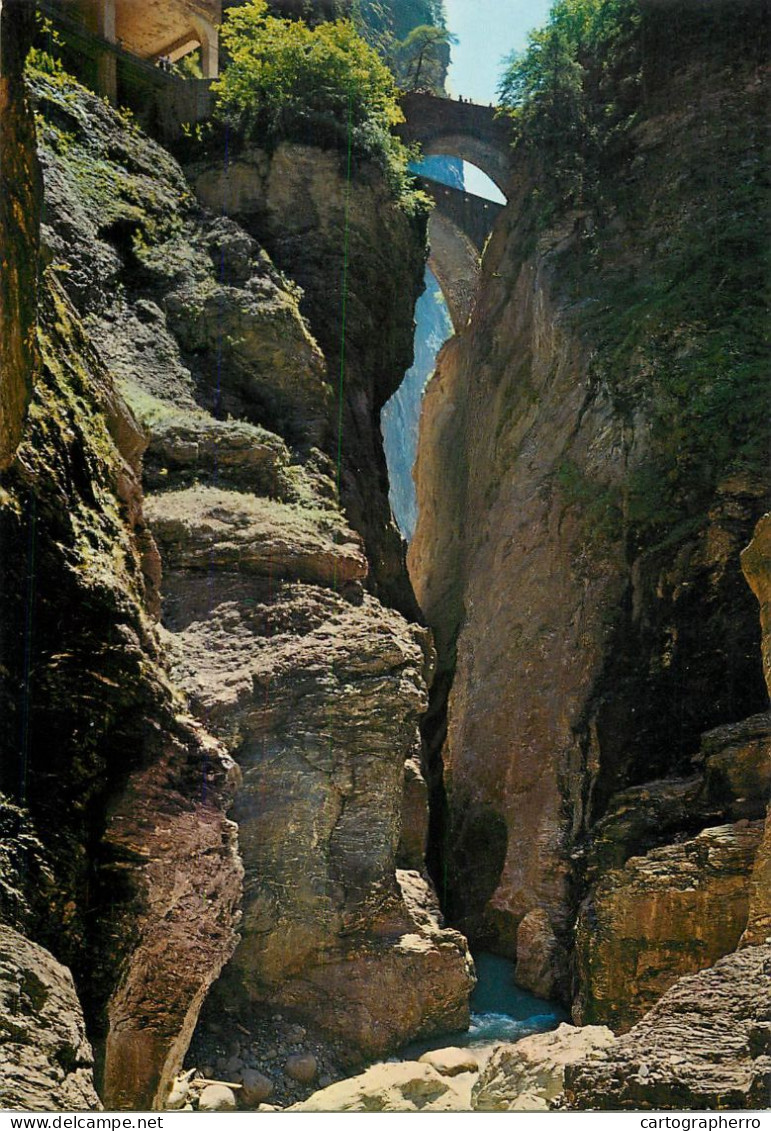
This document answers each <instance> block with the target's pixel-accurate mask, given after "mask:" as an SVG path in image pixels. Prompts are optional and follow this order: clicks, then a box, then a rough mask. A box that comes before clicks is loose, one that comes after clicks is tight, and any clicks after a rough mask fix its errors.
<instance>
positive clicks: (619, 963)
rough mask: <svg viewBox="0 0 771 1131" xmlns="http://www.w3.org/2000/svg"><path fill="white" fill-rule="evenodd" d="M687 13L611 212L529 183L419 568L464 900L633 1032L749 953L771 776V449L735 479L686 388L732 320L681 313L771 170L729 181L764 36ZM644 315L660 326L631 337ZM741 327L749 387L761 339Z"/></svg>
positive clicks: (443, 428) (412, 560)
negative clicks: (754, 41)
mask: <svg viewBox="0 0 771 1131" xmlns="http://www.w3.org/2000/svg"><path fill="white" fill-rule="evenodd" d="M756 17H757V14H756V16H755V17H753V18H756ZM681 22H682V24H683V28H682V34H683V40H682V42H681V43H680V44H679V45H678V47H677V49H675V48H673V47H670V48H667V45H666V43H665V42H664V40H662V42H661V43H659V44H657V49H656V51H653V48H652V47H651V52H652V53H651V58H654V57H655V59H656V65H655V67H654V68H652V71H653V70H655V74H653V73H650V74H648V75H647V76H646V74H645V73H644V74H643V80H642V85H643V89H644V92H645V95H644V102H643V107H642V110H641V112H640V113H639V114H638V116H637V118H636V120H635V123H634V125H633V126H632V127H631V131H630V136H629V138H628V139H627V141H626V145H625V147H622V149H621V151H620V153H619V155H618V158H617V164H616V165H615V166H614V167H612V168H606V169H605V170H604V174H603V175H604V177H605V180H604V181H603V182H602V185H603V189H602V196H601V199H600V201H598V202H595V203H594V204H591V203H589V204H587V206H586V208H585V209H584V210H583V211H576V212H572V213H570V214H568V215H565V216H564V217H562V218H561V219H560V220H559V221H558V222H556V223H555V222H554V220H551V222H549V221H547V220H545V219H544V217H543V210H542V200H543V195H544V193H543V192H542V193H541V195H540V199H539V196H538V194H536V195H535V196H534V195H532V190H533V187H534V186H536V187H538V186H539V181H538V177H539V176H541V177H543V176H544V175H545V174H544V171H543V170H539V169H538V168H537V166H535V167H534V166H530V167H528V166H527V163H524V164H522V165H520V167H519V169H518V170H517V172H516V175H515V177H514V180H513V183H512V185H511V190H510V193H509V201H510V202H509V206H508V208H507V209H506V210H505V212H504V213H503V215H502V217H501V218H500V219H499V221H498V223H497V225H496V228H495V230H494V233H493V236H492V239H491V242H490V244H489V245H488V248H487V251H486V253H485V257H484V260H483V270H482V281H481V287H480V293H479V296H478V299H477V305H476V312H475V317H474V319H473V320H472V323H471V325H470V326H469V327H468V329H467V330H466V331H465V332H464V333H462V334H460V335H459V336H457V337H455V338H453V339H452V340H451V341H450V342H449V343H448V344H447V345H446V346H445V348H444V351H443V353H442V354H441V355H440V360H439V366H438V372H437V374H436V376H435V377H434V378H433V380H432V382H431V383H430V385H429V387H428V390H427V393H426V398H425V402H424V410H423V417H422V421H421V438H420V446H419V454H418V464H417V468H416V481H417V489H418V500H419V520H418V526H417V531H416V536H415V539H414V541H413V543H412V545H411V547H410V552H409V567H410V575H411V578H412V580H413V584H414V586H415V591H416V596H417V598H418V602H419V604H420V606H421V608H422V610H423V611H424V614H425V616H426V619H427V621H428V624H429V625H430V626H431V628H432V629H433V631H434V633H435V638H436V642H437V648H438V654H439V659H438V672H439V675H438V679H437V683H436V684H435V689H436V690H435V693H434V704H433V708H432V713H431V716H430V730H429V732H428V733H427V738H428V740H429V743H430V744H432V745H433V749H434V762H433V766H434V771H433V773H434V780H435V790H436V796H437V800H438V801H439V803H440V804H439V805H438V806H437V826H436V830H435V833H436V849H435V852H436V857H435V874H437V875H444V876H445V877H446V880H445V890H443V891H441V892H440V894H441V895H442V896H443V900H444V906H445V908H446V910H447V911H448V914H449V916H450V919H451V921H453V922H454V923H457V924H458V925H459V926H460V927H461V929H463V930H464V931H466V933H468V934H469V936H470V937H471V938H472V940H476V941H477V942H478V943H482V942H484V943H485V944H486V945H489V946H491V947H492V948H493V949H496V950H498V951H499V952H501V953H504V954H508V955H510V956H512V957H516V959H517V962H518V967H517V970H518V975H517V976H518V980H519V982H520V984H522V985H524V986H525V987H526V988H529V989H532V990H534V991H536V992H539V993H541V994H543V995H544V996H550V995H555V994H556V995H558V996H561V997H563V998H564V999H566V1000H571V999H572V1000H574V1001H575V1002H576V1007H575V1008H576V1015H577V1017H578V1018H579V1019H580V1020H581V1021H597V1022H605V1021H607V1022H609V1023H611V1024H613V1025H614V1026H616V1027H621V1028H626V1027H628V1026H629V1025H630V1024H632V1023H633V1021H634V1020H636V1019H637V1018H639V1017H641V1016H642V1014H643V1013H645V1012H646V1011H647V1010H648V1009H649V1008H650V1006H651V1005H652V1004H653V1003H654V1002H655V1001H656V1000H657V999H658V997H660V995H661V994H662V993H663V992H664V990H665V989H666V988H667V987H668V986H671V985H672V984H673V983H674V982H676V981H677V979H678V977H680V976H681V975H682V974H685V973H687V972H689V971H691V970H698V969H702V968H704V967H706V966H710V965H711V964H712V963H713V962H714V961H715V960H716V959H717V958H719V957H720V956H721V955H723V954H726V953H728V952H729V951H731V950H733V949H734V948H735V947H736V945H737V944H738V942H739V940H740V938H741V936H742V934H743V932H744V931H745V929H746V927H747V918H748V905H749V899H750V885H751V880H750V877H751V874H752V870H753V863H754V860H755V857H756V854H757V850H758V845H759V843H760V842H761V837H762V829H763V826H762V821H763V818H764V816H765V808H766V803H767V799H768V789H769V778H768V765H769V759H768V753H769V720H768V716H767V715H765V714H763V713H762V712H764V711H765V710H766V709H767V703H768V700H767V692H766V688H765V686H764V683H763V678H762V666H761V662H760V633H759V626H758V618H757V606H756V604H755V602H754V599H753V597H752V593H751V592H750V590H749V588H748V586H747V584H746V582H745V580H744V578H743V577H742V572H741V567H740V552H741V551H742V550H743V549H744V547H745V546H746V545H747V543H748V542H749V540H750V537H751V535H752V532H753V528H754V525H755V523H756V521H757V520H758V518H759V517H760V516H761V515H762V514H763V512H764V511H765V510H766V509H767V507H768V485H767V482H766V477H765V476H764V474H763V472H762V467H763V461H762V460H758V459H755V462H754V463H753V461H752V457H751V456H748V457H747V458H746V459H745V460H744V461H742V460H741V459H738V460H734V463H733V465H731V461H730V459H725V458H724V459H723V463H722V465H721V463H720V458H721V457H720V446H719V445H718V444H717V442H716V441H715V440H714V439H713V438H712V437H713V434H714V435H717V434H719V431H720V427H721V424H717V425H716V423H715V421H716V420H720V421H721V422H722V426H723V428H724V430H725V429H727V428H728V427H729V424H728V421H727V417H726V415H725V413H722V412H721V413H717V414H715V411H714V409H710V408H709V401H708V398H707V397H705V398H704V401H705V404H704V405H703V406H702V407H701V408H700V411H699V412H698V413H696V414H695V415H694V416H692V417H690V418H689V420H688V424H687V426H686V425H685V424H683V423H682V421H683V415H682V413H683V409H682V407H681V406H682V403H683V400H684V399H687V396H688V395H690V394H688V393H686V392H684V390H687V389H688V388H689V386H688V384H687V381H688V380H691V378H686V377H683V378H682V381H683V382H684V383H683V384H681V385H677V386H676V384H675V374H677V375H678V376H677V380H680V377H679V374H680V372H681V371H682V369H684V368H686V366H685V364H684V363H683V359H684V358H690V357H691V356H696V357H699V356H701V355H700V351H704V350H705V342H711V339H710V337H709V335H710V334H712V333H713V332H715V333H716V334H717V333H720V332H727V331H725V326H724V325H723V324H720V325H718V326H714V325H711V324H709V323H708V322H707V323H701V324H700V323H699V322H698V315H696V314H694V313H693V309H695V307H696V305H697V304H696V302H695V300H694V307H693V308H692V309H691V310H690V312H689V314H688V319H691V321H688V320H687V319H686V318H685V316H684V315H683V316H681V318H680V321H679V322H678V321H677V319H675V320H674V321H673V323H671V324H667V323H666V320H665V319H664V318H662V315H661V311H662V309H665V308H666V303H667V302H669V303H670V304H672V309H675V310H678V311H679V310H680V306H679V305H678V304H679V303H681V302H684V300H683V299H682V296H681V295H680V293H679V292H678V291H677V287H678V286H679V285H685V284H683V283H682V280H686V281H687V286H688V287H690V286H691V285H692V280H694V279H695V280H700V278H701V276H700V274H699V272H701V271H705V270H706V268H705V267H704V262H705V261H704V259H702V260H701V261H700V263H699V264H698V265H697V264H695V263H694V261H693V259H692V258H691V259H688V258H687V257H686V259H683V258H682V254H683V253H682V248H683V247H693V246H694V243H695V241H697V240H698V238H699V237H698V231H697V229H694V230H693V231H691V229H690V227H689V225H690V224H692V223H695V218H696V217H698V218H699V223H700V224H701V218H702V212H701V209H702V208H703V207H706V206H707V202H708V207H709V208H710V210H711V211H712V212H713V213H714V217H715V218H716V219H713V220H712V221H710V222H711V223H712V222H714V223H715V224H716V225H718V226H721V225H722V229H721V230H722V231H724V232H725V233H728V232H731V233H732V234H731V236H730V237H728V236H727V238H733V233H734V228H733V227H732V226H731V223H730V221H731V219H732V220H733V222H734V223H735V224H737V225H738V226H739V227H741V225H743V224H744V223H750V224H751V223H753V221H752V220H750V219H749V218H750V217H752V216H753V215H754V217H755V220H754V222H755V223H758V222H759V213H758V212H757V211H755V212H753V209H757V207H758V199H759V198H758V197H757V196H753V195H752V194H753V192H755V188H754V187H753V186H755V187H756V186H757V181H756V180H754V174H753V173H752V172H750V173H748V174H746V175H742V177H739V176H738V174H737V175H732V172H731V170H732V169H738V168H740V167H742V168H744V169H745V170H757V168H758V159H759V158H758V148H757V146H758V137H759V134H758V132H757V128H758V123H759V117H758V114H759V112H760V103H759V101H758V95H759V92H760V83H761V70H759V64H758V59H757V58H756V57H753V54H752V51H751V50H748V48H747V43H746V42H745V43H742V44H739V43H738V42H737V41H736V40H735V39H733V40H731V38H730V37H726V41H725V42H723V43H721V46H720V48H717V49H714V54H713V48H714V42H713V46H712V47H708V46H707V44H706V42H705V40H704V39H700V38H699V36H700V35H703V29H702V30H700V29H699V28H698V27H697V28H696V30H695V31H693V29H690V28H689V25H688V16H687V15H685V14H684V15H683V20H682V21H681ZM654 30H656V29H655V28H654ZM691 32H693V38H692V39H691V40H690V41H689V38H688V37H689V35H691ZM657 34H659V32H657ZM683 44H687V48H688V49H687V50H683ZM648 46H649V47H650V46H651V45H650V44H648ZM665 60H666V62H665ZM646 78H647V80H648V81H647V83H646ZM716 135H719V136H720V138H729V139H730V141H729V143H728V144H727V146H726V147H725V148H724V149H721V151H720V152H721V158H720V159H719V160H718V161H717V165H716V163H715V157H714V145H715V136H716ZM674 138H677V142H676V143H675V142H674V141H673V140H672V139H674ZM729 153H730V156H729ZM740 162H744V164H743V166H742V165H740V164H739V163H740ZM707 167H710V168H712V169H713V173H712V178H713V180H712V184H713V188H712V189H711V191H710V193H708V194H707V195H706V197H705V194H704V188H703V183H702V180H701V175H700V172H699V171H700V170H701V169H703V168H707ZM747 178H749V180H748V179H747ZM748 186H749V187H748ZM540 187H541V188H542V187H543V181H542V182H540ZM695 201H699V202H700V203H699V205H698V206H696V205H695V203H694V202H695ZM739 201H741V203H737V202H739ZM732 208H733V209H734V211H732ZM737 217H738V219H737ZM699 230H701V231H704V228H703V227H702V228H700V229H699ZM710 230H711V229H710ZM737 238H739V239H746V237H744V236H743V237H738V236H737ZM734 255H735V256H736V263H737V264H738V267H737V268H736V270H737V271H738V277H737V278H736V279H734V278H732V280H731V284H730V285H732V286H737V288H742V287H743V288H744V292H743V293H744V294H745V295H746V296H747V301H748V303H749V307H748V310H749V309H752V310H753V311H754V307H753V303H754V301H755V291H754V287H753V280H754V279H755V274H754V272H755V271H756V269H757V265H758V262H759V260H758V259H757V255H758V247H757V244H753V242H752V240H751V239H750V242H749V243H744V244H742V247H741V249H740V251H738V252H737V251H735V249H733V248H732V247H729V246H728V244H726V247H725V256H726V258H724V259H722V260H720V259H718V260H716V263H715V268H714V269H715V271H718V270H720V271H721V273H722V275H723V276H724V282H723V287H725V286H726V281H727V279H728V277H729V275H730V271H731V270H732V268H727V267H726V263H733V262H734V260H733V258H731V257H732V256H734ZM707 262H709V257H708V258H707ZM720 265H722V266H720ZM727 272H728V273H727ZM659 273H660V275H659ZM659 280H661V281H659ZM630 281H631V282H630ZM719 281H720V279H719V277H716V279H715V283H714V286H715V287H717V286H718V284H719ZM693 285H694V286H695V285H696V284H693ZM630 287H631V288H632V289H634V288H636V290H635V295H634V296H633V295H632V293H631V290H630V289H629V288H630ZM667 288H669V293H670V297H669V298H667V297H665V296H666V289H667ZM673 288H674V294H675V295H676V296H677V297H676V298H673V297H672V294H673ZM648 296H650V298H649V297H648ZM692 298H693V296H692V295H691V293H690V292H689V302H690V301H691V300H692ZM699 301H702V300H701V299H699ZM635 303H637V304H638V305H635ZM729 308H730V304H729ZM632 309H633V310H634V311H635V317H637V318H638V319H640V320H641V323H640V324H641V325H642V326H643V327H645V329H644V330H643V332H642V333H638V335H637V336H636V337H635V336H633V335H632V336H630V337H626V335H631V334H632V331H631V322H628V321H625V318H626V316H627V313H628V312H629V311H630V310H632ZM721 317H722V318H724V319H726V318H727V319H729V321H730V319H731V315H730V309H729V312H728V313H726V312H725V311H723V313H722V314H721ZM630 318H631V315H630ZM753 319H755V327H756V328H757V327H758V326H759V325H760V324H761V322H762V316H761V315H760V314H759V313H758V312H753V313H748V322H750V323H751V322H752V320H753ZM684 323H685V325H684ZM751 332H752V331H751V330H750V334H751ZM732 334H733V340H734V341H735V342H736V343H739V342H741V343H742V345H743V346H744V348H746V349H747V354H748V371H749V369H750V367H751V365H752V358H753V356H754V351H755V350H756V349H757V345H756V342H754V340H753V339H752V338H751V337H750V338H743V337H742V331H741V330H737V329H735V328H734V330H733V331H732ZM700 335H705V337H703V338H702V337H700ZM630 341H631V342H633V343H634V348H631V347H630V346H629V344H628V343H629V342H630ZM735 348H741V347H740V346H738V345H737V346H736V347H735ZM758 356H759V355H758ZM711 364H712V365H713V366H714V364H718V365H720V362H719V361H718V362H717V363H715V362H714V361H713V362H712V363H711ZM707 372H709V367H708V369H707ZM693 380H699V381H702V380H705V378H704V377H701V376H700V377H699V378H693ZM715 387H718V386H710V385H709V382H708V381H707V388H708V389H714V388H715ZM755 387H756V388H757V389H760V388H761V386H760V385H756V386H755ZM743 395H745V394H740V393H737V394H736V396H737V397H738V398H739V400H738V402H737V403H742V396H743ZM751 395H752V394H751V393H750V392H748V393H747V394H746V396H751ZM710 411H711V412H713V416H712V417H711V418H710V417H709V412H710ZM761 416H762V413H761V414H760V415H757V416H753V417H752V418H747V420H745V421H744V423H743V424H742V425H741V427H740V429H739V431H738V435H739V436H740V439H741V443H742V444H743V445H744V447H745V449H749V448H751V447H752V445H755V450H756V452H760V451H764V450H767V446H766V445H767V440H766V438H765V432H764V425H763V424H762V423H761ZM680 427H683V428H686V431H684V432H678V428H680ZM711 429H715V432H714V433H713V432H711ZM700 430H701V432H700ZM678 437H679V439H678ZM670 445H671V446H670ZM736 447H738V444H737V445H736ZM694 451H696V453H697V454H694ZM699 451H701V453H702V454H701V455H699V454H698V452H699ZM705 451H706V452H709V453H710V455H709V456H708V457H707V456H705V455H704V454H703V453H704V452H705ZM735 452H736V448H735V449H734V454H735ZM721 467H722V469H723V470H721ZM448 689H449V690H448ZM745 719H746V720H747V721H746V723H745V722H743V720H745ZM732 724H734V726H733V727H732ZM705 732H709V733H707V734H706V735H705ZM702 735H705V737H704V739H703V741H702ZM576 923H577V925H578V934H577V936H576V935H574V929H575V927H576Z"/></svg>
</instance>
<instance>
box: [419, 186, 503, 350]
mask: <svg viewBox="0 0 771 1131" xmlns="http://www.w3.org/2000/svg"><path fill="white" fill-rule="evenodd" d="M418 183H419V185H420V188H421V189H422V190H423V192H425V193H427V194H428V195H429V196H430V197H431V198H432V199H433V201H434V210H433V212H432V213H431V218H430V220H429V224H428V245H429V256H428V266H429V267H430V268H431V270H432V271H433V273H434V275H435V276H436V279H437V281H438V283H439V286H440V287H441V290H442V294H443V295H444V299H445V302H446V303H447V309H448V310H449V312H450V318H451V320H452V324H453V328H454V330H455V332H456V333H457V332H458V331H459V330H462V329H463V327H464V326H465V325H466V323H467V322H468V320H469V318H470V316H471V312H472V310H473V307H474V300H475V297H476V291H477V283H478V280H479V270H480V259H481V256H482V252H483V250H484V246H485V243H486V242H487V237H488V236H489V235H490V232H491V230H492V227H493V224H494V223H495V220H496V217H497V216H498V213H499V212H500V211H501V209H502V208H503V207H504V206H503V205H502V204H497V203H496V202H494V201H492V200H485V199H483V198H482V197H479V196H474V195H473V194H472V193H468V192H464V191H463V190H462V189H458V188H453V187H451V186H450V185H444V184H440V183H439V182H438V181H435V180H433V179H431V178H429V177H420V178H419V179H418Z"/></svg>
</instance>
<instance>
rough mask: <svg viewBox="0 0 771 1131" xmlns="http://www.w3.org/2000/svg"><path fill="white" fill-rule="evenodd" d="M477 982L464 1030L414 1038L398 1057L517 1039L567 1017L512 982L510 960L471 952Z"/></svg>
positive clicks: (558, 1009) (549, 1003)
mask: <svg viewBox="0 0 771 1131" xmlns="http://www.w3.org/2000/svg"><path fill="white" fill-rule="evenodd" d="M474 962H475V964H476V969H477V978H478V981H477V984H476V988H475V989H474V992H473V993H472V995H471V1000H470V1005H471V1025H470V1027H469V1028H468V1030H466V1031H465V1032H456V1033H442V1034H440V1035H439V1036H437V1037H432V1038H431V1039H430V1040H425V1041H415V1042H413V1043H412V1044H410V1045H408V1046H407V1047H406V1048H405V1049H403V1050H402V1052H401V1059H403V1060H414V1059H416V1058H417V1057H418V1056H421V1055H422V1054H423V1053H424V1052H428V1051H429V1049H441V1048H446V1047H447V1046H448V1045H453V1046H454V1047H456V1048H473V1047H475V1046H478V1045H491V1044H498V1043H499V1042H501V1041H519V1040H521V1039H522V1037H529V1036H530V1035H531V1033H545V1032H547V1031H548V1030H549V1029H556V1028H557V1026H558V1025H559V1024H561V1022H563V1021H568V1020H570V1018H569V1017H568V1014H567V1013H566V1012H565V1010H564V1009H563V1008H562V1006H560V1005H557V1003H556V1002H553V1001H544V999H543V998H540V997H535V995H534V994H529V993H528V992H527V991H526V990H521V989H519V987H518V986H515V985H514V963H513V962H510V961H509V959H508V958H501V957H500V956H499V955H497V954H486V953H484V952H482V953H480V954H475V955H474Z"/></svg>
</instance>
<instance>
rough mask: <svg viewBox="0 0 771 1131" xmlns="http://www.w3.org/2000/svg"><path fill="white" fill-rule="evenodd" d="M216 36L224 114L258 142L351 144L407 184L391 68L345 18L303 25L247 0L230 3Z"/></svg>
mask: <svg viewBox="0 0 771 1131" xmlns="http://www.w3.org/2000/svg"><path fill="white" fill-rule="evenodd" d="M222 40H223V43H224V45H225V47H226V49H227V52H228V56H229V63H228V65H227V67H226V68H225V70H224V71H223V73H222V75H221V77H220V78H219V79H218V80H217V81H216V82H215V83H214V91H215V94H216V96H217V113H218V116H219V117H220V118H221V119H222V120H224V121H225V122H227V123H229V124H230V125H232V126H233V127H235V128H236V129H238V130H239V131H240V132H242V133H243V134H244V135H245V136H246V137H250V138H253V139H257V140H260V141H262V142H270V141H275V140H279V139H281V138H292V139H294V140H300V141H307V142H312V143H315V144H320V145H323V146H327V147H337V148H340V149H343V150H345V149H347V147H348V146H349V145H350V147H351V150H352V153H353V155H354V156H365V157H369V158H373V159H376V160H379V161H380V163H381V164H382V166H383V168H384V170H385V171H386V173H387V174H388V175H389V176H390V178H391V180H392V183H393V185H394V187H395V188H397V189H401V188H403V187H404V186H405V185H406V178H407V160H408V157H409V154H408V152H407V150H406V149H405V147H404V146H403V145H402V144H401V142H400V141H399V140H398V138H397V137H396V136H395V134H394V133H393V132H392V128H393V127H394V126H395V125H396V124H397V123H398V122H400V121H402V120H403V117H402V113H401V110H400V109H399V104H398V102H397V92H396V87H395V84H394V79H393V76H392V74H391V72H390V71H389V70H388V68H387V67H386V66H385V64H384V63H383V62H382V60H381V59H380V58H379V56H378V54H377V52H376V51H375V50H374V49H373V48H372V47H370V46H369V44H367V43H366V42H365V41H364V39H362V37H361V36H360V35H358V33H357V32H356V30H355V28H354V26H353V24H352V23H351V21H349V20H335V21H333V22H327V23H321V24H318V25H317V26H315V27H309V26H308V24H307V23H305V21H303V20H287V19H279V18H277V17H275V16H271V15H269V14H268V8H267V4H266V3H265V0H250V3H248V4H245V5H244V6H243V7H240V8H236V9H231V10H230V11H229V13H228V19H227V21H226V23H225V25H224V27H223V29H222Z"/></svg>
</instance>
